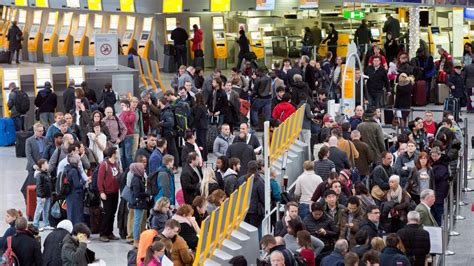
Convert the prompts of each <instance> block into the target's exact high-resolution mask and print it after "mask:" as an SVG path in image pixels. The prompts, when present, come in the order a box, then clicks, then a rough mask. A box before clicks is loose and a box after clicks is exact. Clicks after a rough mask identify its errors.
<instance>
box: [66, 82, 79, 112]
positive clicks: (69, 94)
mask: <svg viewBox="0 0 474 266" xmlns="http://www.w3.org/2000/svg"><path fill="white" fill-rule="evenodd" d="M74 91H75V89H74V87H71V86H69V87H67V88H66V90H65V91H64V93H63V106H64V110H65V111H66V112H70V111H71V110H74V108H75V106H76V103H75V102H74V101H75V100H76V96H75V94H74Z"/></svg>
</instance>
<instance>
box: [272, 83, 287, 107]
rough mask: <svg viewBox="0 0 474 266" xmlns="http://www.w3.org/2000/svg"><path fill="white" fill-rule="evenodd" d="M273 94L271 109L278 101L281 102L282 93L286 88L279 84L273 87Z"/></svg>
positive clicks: (283, 93)
mask: <svg viewBox="0 0 474 266" xmlns="http://www.w3.org/2000/svg"><path fill="white" fill-rule="evenodd" d="M275 92H276V93H275V95H273V98H272V110H273V108H275V106H277V105H278V104H279V103H281V101H282V98H283V95H285V93H286V88H285V87H283V86H279V87H277V88H276V89H275Z"/></svg>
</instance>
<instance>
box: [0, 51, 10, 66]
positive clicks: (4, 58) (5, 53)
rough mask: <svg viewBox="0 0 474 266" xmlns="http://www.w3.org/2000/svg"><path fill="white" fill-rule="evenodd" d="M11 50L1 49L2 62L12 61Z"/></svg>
mask: <svg viewBox="0 0 474 266" xmlns="http://www.w3.org/2000/svg"><path fill="white" fill-rule="evenodd" d="M10 55H11V52H10V51H0V64H8V63H10Z"/></svg>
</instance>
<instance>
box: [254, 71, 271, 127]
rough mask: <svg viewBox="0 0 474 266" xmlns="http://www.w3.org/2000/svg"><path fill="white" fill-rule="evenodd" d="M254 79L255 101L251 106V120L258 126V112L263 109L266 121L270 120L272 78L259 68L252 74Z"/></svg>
mask: <svg viewBox="0 0 474 266" xmlns="http://www.w3.org/2000/svg"><path fill="white" fill-rule="evenodd" d="M252 79H253V84H254V87H253V90H252V92H253V95H252V96H253V99H254V100H253V103H252V106H251V108H250V121H251V123H252V126H253V127H258V125H259V122H258V113H259V112H260V111H261V110H263V114H264V119H265V121H270V119H271V114H272V110H271V107H272V88H271V85H272V80H271V79H270V77H268V76H267V75H266V74H265V73H263V70H262V69H260V68H257V69H256V70H255V73H254V74H253V75H252Z"/></svg>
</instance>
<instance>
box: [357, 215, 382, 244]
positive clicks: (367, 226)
mask: <svg viewBox="0 0 474 266" xmlns="http://www.w3.org/2000/svg"><path fill="white" fill-rule="evenodd" d="M362 230H364V231H366V232H367V235H368V237H369V243H370V241H371V240H372V238H374V237H377V236H378V237H382V235H383V234H384V230H383V229H382V227H381V224H380V223H379V226H378V227H377V225H376V224H374V223H373V222H372V221H370V220H369V219H367V218H365V219H364V220H363V221H362V222H361V223H360V224H359V231H362Z"/></svg>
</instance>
